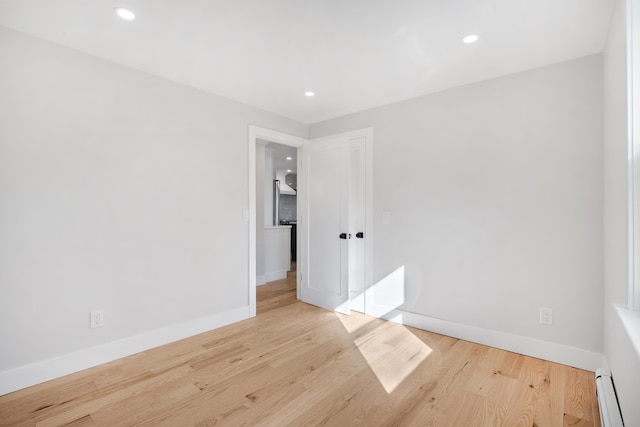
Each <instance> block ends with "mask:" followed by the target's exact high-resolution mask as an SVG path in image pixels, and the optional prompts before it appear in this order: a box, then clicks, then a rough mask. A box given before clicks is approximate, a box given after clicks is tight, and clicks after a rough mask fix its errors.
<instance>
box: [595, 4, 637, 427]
mask: <svg viewBox="0 0 640 427" xmlns="http://www.w3.org/2000/svg"><path fill="white" fill-rule="evenodd" d="M626 22H627V21H626V10H625V1H624V0H620V1H618V2H617V3H616V8H615V12H614V15H613V18H612V21H611V26H610V29H609V36H608V39H607V45H606V48H605V51H604V56H603V58H604V185H605V193H604V194H605V196H604V236H605V240H604V259H605V270H604V271H605V293H604V297H605V298H604V300H605V313H604V314H605V318H604V354H605V357H606V359H607V361H608V363H609V366H610V367H611V371H612V373H613V378H614V382H615V384H616V390H617V392H618V397H619V400H620V405H621V407H622V412H623V417H624V420H625V424H626V425H640V406H638V404H637V400H638V396H639V395H640V369H638V366H640V360H639V359H638V355H637V354H636V352H635V351H634V349H633V346H632V345H631V343H630V341H629V336H628V334H627V332H626V330H625V328H624V326H623V325H622V323H621V321H620V317H618V315H617V313H616V310H615V309H614V304H619V305H622V306H625V305H626V304H627V291H628V259H629V252H628V243H629V241H628V236H629V227H628V209H629V206H628V181H627V179H628V170H629V169H628V147H629V143H628V135H627V129H628V126H627V100H628V98H627V92H628V86H627V40H626V36H627V26H626Z"/></svg>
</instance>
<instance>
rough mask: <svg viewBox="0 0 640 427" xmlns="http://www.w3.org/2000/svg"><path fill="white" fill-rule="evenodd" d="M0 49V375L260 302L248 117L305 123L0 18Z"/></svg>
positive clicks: (278, 125)
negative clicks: (250, 213)
mask: <svg viewBox="0 0 640 427" xmlns="http://www.w3.org/2000/svg"><path fill="white" fill-rule="evenodd" d="M0 58H2V60H1V61H0V204H1V205H0V343H2V344H1V346H2V351H0V374H2V372H6V371H7V370H11V369H12V368H18V367H20V366H23V365H27V364H31V363H34V362H41V361H43V360H45V359H49V358H54V357H57V356H61V355H65V354H68V353H71V352H74V351H78V350H81V349H87V348H92V346H96V345H99V344H105V343H109V342H113V341H114V340H118V339H123V338H126V337H131V336H134V335H137V334H142V333H146V332H148V331H153V330H160V329H161V328H166V327H170V326H172V325H173V326H175V325H180V324H182V322H189V321H191V320H193V319H199V318H202V317H206V316H211V315H216V314H221V313H222V314H224V313H226V312H230V311H233V310H237V309H239V308H240V309H241V308H244V307H247V310H248V264H247V256H248V250H249V249H248V223H247V222H244V221H243V219H242V210H243V209H246V208H247V207H248V199H247V194H248V182H247V176H248V172H247V168H248V162H247V158H248V151H247V150H248V147H247V138H248V136H247V132H248V125H249V124H250V123H251V124H256V125H258V126H262V127H265V128H270V129H277V130H279V131H282V132H286V133H289V134H293V135H297V136H302V137H306V136H307V131H308V127H307V126H306V125H303V124H300V123H296V122H293V121H291V120H288V119H284V118H281V117H278V116H275V115H272V114H269V113H266V112H263V111H260V110H257V109H255V108H251V107H248V106H245V105H242V104H238V103H235V102H231V101H229V100H226V99H224V98H221V97H217V96H213V95H210V94H207V93H204V92H201V91H198V90H195V89H191V88H188V87H185V86H181V85H178V84H174V83H171V82H169V81H166V80H163V79H161V78H156V77H153V76H151V75H147V74H144V73H141V72H138V71H135V70H132V69H129V68H125V67H122V66H119V65H116V64H113V63H110V62H107V61H103V60H100V59H97V58H94V57H91V56H88V55H85V54H81V53H79V52H76V51H73V50H70V49H67V48H63V47H59V46H56V45H53V44H50V43H47V42H44V41H40V40H38V39H35V38H31V37H28V36H25V35H22V34H20V33H17V32H13V31H10V30H7V29H2V28H0ZM230 177H234V178H233V179H230ZM92 309H104V310H105V319H106V325H105V327H103V328H101V329H93V330H90V329H89V327H88V323H89V311H90V310H92ZM0 382H1V381H0Z"/></svg>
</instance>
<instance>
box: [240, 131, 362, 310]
mask: <svg viewBox="0 0 640 427" xmlns="http://www.w3.org/2000/svg"><path fill="white" fill-rule="evenodd" d="M248 135H249V138H248V140H249V141H248V150H249V200H248V206H249V280H248V283H249V317H255V315H256V143H257V142H258V139H263V140H267V141H270V142H276V143H278V144H284V145H289V146H292V147H296V148H298V149H300V148H302V147H303V146H304V145H306V144H309V143H312V142H313V141H320V140H323V139H328V138H335V137H344V138H348V139H354V138H361V137H364V138H365V230H364V233H365V283H364V292H365V313H367V314H369V312H370V307H369V306H370V304H369V301H370V300H371V295H370V294H371V290H372V289H371V288H372V285H373V238H374V236H373V128H371V127H369V128H364V129H358V130H354V131H348V132H343V133H339V134H335V135H328V136H324V137H321V138H314V139H312V140H309V139H305V138H301V137H299V136H294V135H289V134H286V133H283V132H278V131H274V130H271V129H266V128H262V127H259V126H255V125H249V132H248ZM300 154H301V150H299V152H298V156H297V157H298V165H297V167H298V175H299V176H300V175H302V176H304V174H305V173H304V164H303V163H302V157H303V156H302V155H300ZM298 195H299V198H298V201H297V203H298V208H297V210H298V212H297V217H298V227H297V236H296V237H297V239H298V245H297V251H298V253H297V260H298V269H297V272H296V287H297V295H298V297H299V295H300V280H301V278H302V272H303V271H306V268H307V266H306V265H305V261H303V260H304V255H305V254H306V253H307V252H308V244H307V238H306V235H305V234H304V233H303V232H302V229H303V228H304V229H306V221H307V203H308V202H307V182H306V179H302V180H298Z"/></svg>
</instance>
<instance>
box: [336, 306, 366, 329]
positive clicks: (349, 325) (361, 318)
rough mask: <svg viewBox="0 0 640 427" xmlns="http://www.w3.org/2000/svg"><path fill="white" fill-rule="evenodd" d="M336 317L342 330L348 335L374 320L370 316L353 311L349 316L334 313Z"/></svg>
mask: <svg viewBox="0 0 640 427" xmlns="http://www.w3.org/2000/svg"><path fill="white" fill-rule="evenodd" d="M336 317H337V318H338V320H340V322H341V323H342V326H343V327H344V329H345V330H346V331H347V332H348V333H350V334H351V333H353V332H355V331H357V330H358V329H360V328H362V327H363V326H366V325H368V324H369V323H371V322H373V321H374V320H376V319H374V318H373V317H371V316H367V315H365V314H362V313H358V312H354V311H352V312H351V314H350V315H346V314H341V313H337V312H336Z"/></svg>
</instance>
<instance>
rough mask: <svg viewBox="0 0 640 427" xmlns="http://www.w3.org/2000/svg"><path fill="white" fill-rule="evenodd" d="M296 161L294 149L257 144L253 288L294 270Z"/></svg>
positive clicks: (273, 144)
mask: <svg viewBox="0 0 640 427" xmlns="http://www.w3.org/2000/svg"><path fill="white" fill-rule="evenodd" d="M297 158H298V148H297V147H293V146H290V145H284V144H279V143H276V142H271V141H267V140H263V139H258V140H257V141H256V286H262V285H266V284H269V283H273V282H275V281H278V280H282V279H285V278H286V277H287V275H288V272H290V271H291V270H292V269H293V270H294V271H295V267H296V265H295V263H296V260H297V246H298V245H297V223H298V216H297V188H298V185H297V170H298V169H297Z"/></svg>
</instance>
